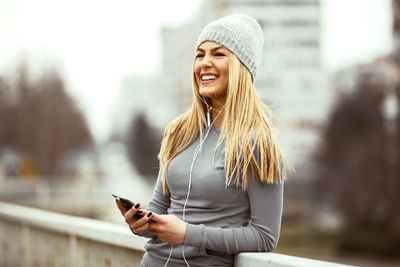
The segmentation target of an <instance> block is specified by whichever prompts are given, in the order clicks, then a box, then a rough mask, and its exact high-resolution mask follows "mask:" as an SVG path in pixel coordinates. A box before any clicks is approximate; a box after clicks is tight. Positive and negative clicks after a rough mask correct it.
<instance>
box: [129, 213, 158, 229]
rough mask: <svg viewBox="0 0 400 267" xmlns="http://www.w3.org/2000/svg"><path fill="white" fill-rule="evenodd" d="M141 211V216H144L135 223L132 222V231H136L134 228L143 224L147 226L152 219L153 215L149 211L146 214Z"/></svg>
mask: <svg viewBox="0 0 400 267" xmlns="http://www.w3.org/2000/svg"><path fill="white" fill-rule="evenodd" d="M141 211H143V215H145V216H143V217H142V218H141V219H139V220H137V221H136V222H133V223H132V224H130V226H131V228H132V229H136V228H139V227H142V226H143V225H145V224H148V222H149V220H150V218H152V215H153V213H152V212H151V211H150V212H147V211H146V210H141Z"/></svg>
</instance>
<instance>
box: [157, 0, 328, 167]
mask: <svg viewBox="0 0 400 267" xmlns="http://www.w3.org/2000/svg"><path fill="white" fill-rule="evenodd" d="M234 13H242V14H247V15H250V16H253V17H255V18H256V19H257V20H258V21H259V23H260V25H261V27H262V29H263V32H264V54H263V63H262V66H261V69H260V71H259V73H258V74H257V76H258V77H257V80H256V84H255V86H256V88H257V91H258V92H259V95H260V97H261V99H262V100H263V101H264V102H265V103H266V104H267V105H268V106H269V107H270V108H271V109H272V111H273V115H274V123H275V125H276V126H277V128H278V130H279V139H280V143H281V145H282V146H283V149H284V151H285V152H286V153H287V155H288V157H289V159H290V160H292V161H293V163H294V165H295V167H302V165H303V163H304V160H305V159H306V158H307V155H309V153H310V152H311V151H312V150H313V148H315V147H316V144H317V137H318V129H319V126H320V124H321V122H322V121H323V120H324V118H325V117H326V113H327V111H328V110H329V107H330V101H329V99H330V97H329V95H328V90H327V85H326V82H325V78H324V75H323V74H322V72H321V69H320V41H319V40H320V23H319V16H320V6H319V1H318V0H290V1H286V0H282V1H272V0H258V1H256V0H255V1H246V0H218V1H216V0H205V1H204V2H203V3H202V5H201V6H200V8H199V13H198V14H197V15H196V16H195V17H194V18H193V20H192V21H190V22H188V23H187V24H185V25H182V26H179V27H164V28H163V30H162V40H163V42H162V45H163V53H162V54H163V63H162V66H163V67H162V72H163V73H164V76H163V77H164V78H165V79H163V81H164V83H163V86H164V88H168V89H165V90H167V91H169V92H171V93H172V94H174V95H175V96H174V97H173V100H174V101H173V103H171V106H172V107H174V108H175V107H178V108H179V110H178V111H179V112H182V111H184V110H186V109H187V108H189V107H190V103H191V102H192V90H191V71H192V65H193V59H194V54H195V44H196V40H197V37H198V35H199V33H200V31H201V30H202V28H203V27H204V26H205V25H206V24H207V23H209V22H210V21H212V20H214V19H216V18H218V17H221V16H225V15H229V14H234Z"/></svg>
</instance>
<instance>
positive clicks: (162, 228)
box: [149, 213, 186, 244]
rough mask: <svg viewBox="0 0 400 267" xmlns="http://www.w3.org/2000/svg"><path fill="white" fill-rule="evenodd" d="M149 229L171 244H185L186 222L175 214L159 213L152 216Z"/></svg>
mask: <svg viewBox="0 0 400 267" xmlns="http://www.w3.org/2000/svg"><path fill="white" fill-rule="evenodd" d="M150 218H151V220H152V221H153V222H152V223H150V226H149V230H150V231H151V232H152V233H153V234H155V235H156V236H158V238H159V239H160V240H161V241H164V242H167V243H170V244H183V242H184V241H185V236H186V224H185V222H184V221H182V220H181V219H179V218H178V217H176V216H175V215H170V214H169V215H158V214H155V213H153V215H152V216H151V217H150Z"/></svg>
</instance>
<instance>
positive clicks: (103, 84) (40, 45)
mask: <svg viewBox="0 0 400 267" xmlns="http://www.w3.org/2000/svg"><path fill="white" fill-rule="evenodd" d="M199 3H200V0H191V1H187V0H169V1H165V0H153V1H136V0H113V1H111V0H96V1H94V0H65V1H60V0H35V1H31V0H0V75H9V74H11V72H12V71H13V70H15V68H14V67H15V66H16V65H17V64H18V63H19V62H20V61H21V60H22V59H23V58H26V59H28V62H29V64H30V66H31V67H32V69H33V71H35V72H36V73H40V72H41V71H43V70H45V69H46V68H51V67H54V66H55V67H57V68H58V69H60V71H61V72H62V75H63V76H64V78H65V79H66V81H67V86H68V88H69V89H70V91H71V93H72V94H73V96H74V97H75V98H76V99H77V100H78V101H79V103H80V106H81V107H82V109H83V110H84V111H85V113H86V115H87V117H88V120H89V122H90V126H91V128H92V130H93V131H94V134H95V136H96V137H97V138H99V139H100V140H101V139H104V138H105V137H107V135H108V133H109V130H110V129H109V126H110V118H111V114H109V113H110V111H111V108H112V106H113V105H114V100H115V98H116V96H117V94H118V92H119V85H120V79H121V77H122V76H124V75H126V74H128V73H133V72H141V73H148V72H154V71H157V69H158V68H159V67H160V59H161V55H160V50H161V45H160V36H159V35H158V33H159V29H160V26H161V25H162V24H163V23H168V24H179V23H183V22H185V21H187V20H189V19H190V17H191V16H193V13H194V12H196V10H197V9H198V8H200V5H199ZM391 21H392V20H391V1H390V0H321V26H322V28H321V32H322V36H321V49H322V55H321V60H322V66H323V69H324V70H325V71H326V72H328V73H332V72H333V71H335V70H337V69H340V68H343V67H345V66H349V65H352V64H356V63H360V62H367V61H369V60H372V59H373V58H375V57H377V56H379V55H382V54H386V53H388V52H389V51H390V50H391V49H392V36H391Z"/></svg>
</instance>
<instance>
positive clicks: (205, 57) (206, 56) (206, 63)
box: [202, 55, 212, 67]
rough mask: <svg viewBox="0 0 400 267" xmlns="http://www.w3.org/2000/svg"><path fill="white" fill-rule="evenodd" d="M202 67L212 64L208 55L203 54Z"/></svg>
mask: <svg viewBox="0 0 400 267" xmlns="http://www.w3.org/2000/svg"><path fill="white" fill-rule="evenodd" d="M202 66H203V67H211V66H212V58H211V56H209V55H205V56H204V58H203V64H202Z"/></svg>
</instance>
